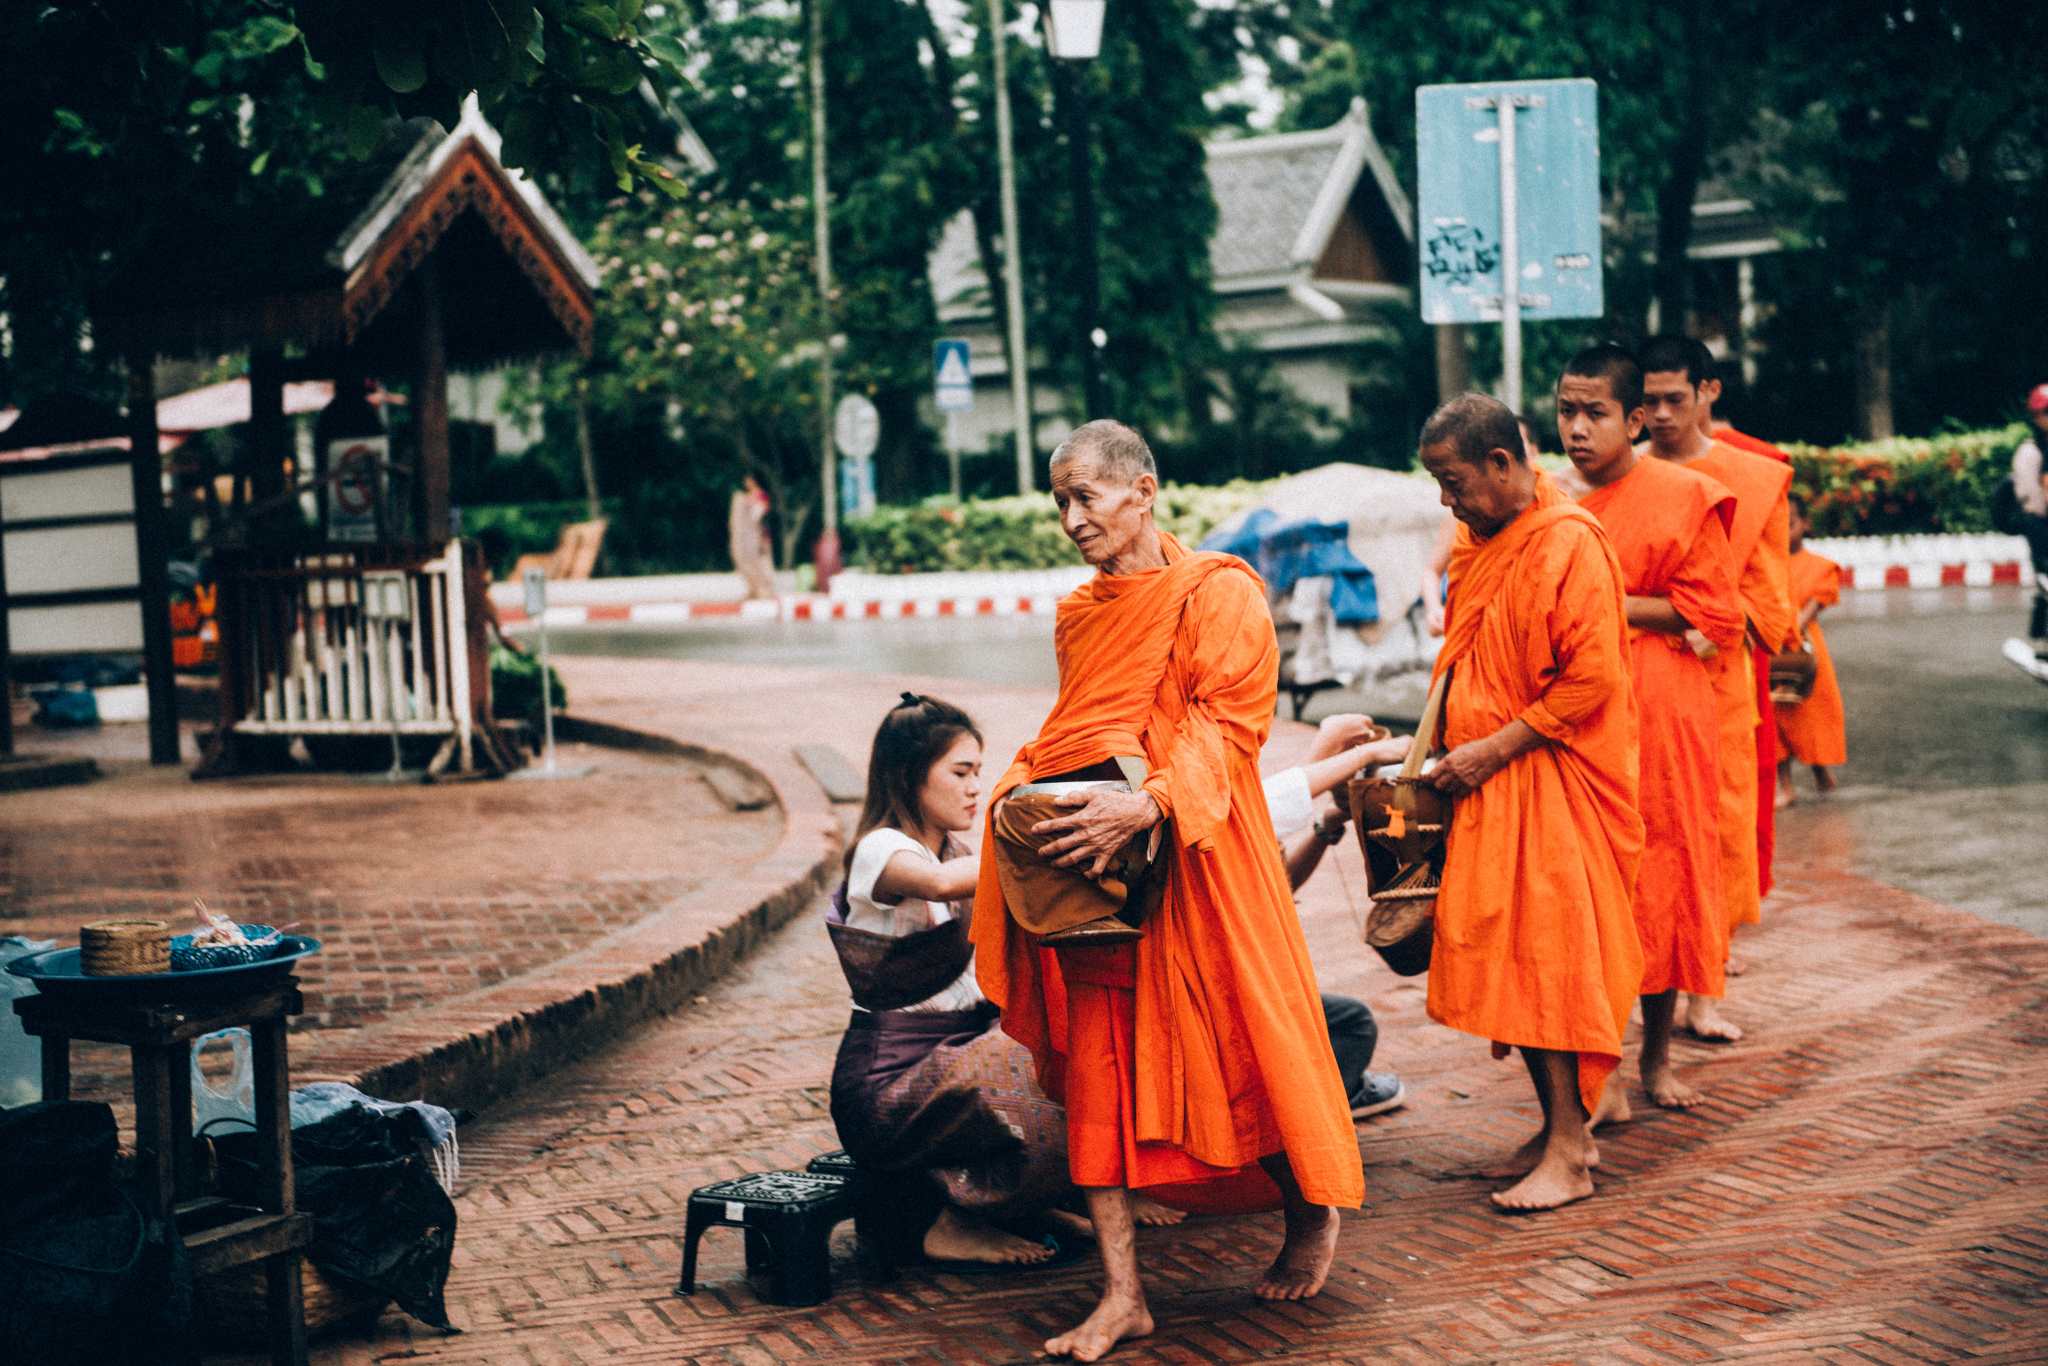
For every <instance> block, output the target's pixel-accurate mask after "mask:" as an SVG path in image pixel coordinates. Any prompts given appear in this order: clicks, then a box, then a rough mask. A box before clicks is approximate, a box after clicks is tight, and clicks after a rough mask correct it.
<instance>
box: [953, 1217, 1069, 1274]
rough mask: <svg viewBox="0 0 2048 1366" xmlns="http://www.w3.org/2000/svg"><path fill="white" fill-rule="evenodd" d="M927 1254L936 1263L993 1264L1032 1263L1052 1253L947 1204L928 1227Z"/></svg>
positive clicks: (1013, 1264) (1025, 1264) (1047, 1248)
mask: <svg viewBox="0 0 2048 1366" xmlns="http://www.w3.org/2000/svg"><path fill="white" fill-rule="evenodd" d="M924 1255H925V1256H927V1257H929V1258H931V1259H932V1260H933V1261H936V1262H987V1263H988V1264H989V1265H991V1266H1032V1265H1035V1264H1036V1263H1039V1262H1042V1261H1044V1260H1045V1259H1046V1258H1048V1257H1050V1256H1052V1249H1051V1248H1049V1247H1047V1246H1046V1245H1045V1244H1043V1243H1034V1242H1031V1241H1029V1240H1028V1239H1024V1238H1019V1237H1018V1236H1017V1235H1016V1234H1014V1233H1005V1232H1003V1231H1002V1230H1001V1229H999V1228H990V1227H989V1226H988V1225H987V1224H983V1223H979V1222H976V1221H975V1220H972V1219H969V1218H968V1217H967V1216H966V1215H964V1214H962V1213H960V1211H958V1210H956V1209H954V1208H953V1207H952V1206H951V1205H948V1206H947V1207H946V1208H945V1209H943V1210H941V1211H940V1212H939V1217H938V1218H937V1219H936V1220H934V1221H933V1223H932V1226H931V1227H930V1228H929V1229H926V1230H925V1235H924Z"/></svg>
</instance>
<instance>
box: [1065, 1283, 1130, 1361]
mask: <svg viewBox="0 0 2048 1366" xmlns="http://www.w3.org/2000/svg"><path fill="white" fill-rule="evenodd" d="M1151 1331H1152V1311H1151V1310H1150V1309H1148V1308H1146V1307H1145V1297H1144V1296H1143V1295H1142V1294H1138V1295H1131V1294H1125V1293H1122V1292H1112V1293H1110V1294H1107V1295H1104V1296H1103V1297H1102V1303H1101V1304H1098V1305H1096V1306H1095V1312H1094V1313H1092V1314H1090V1315H1089V1316H1088V1317H1087V1318H1085V1319H1083V1320H1082V1321H1081V1326H1080V1327H1079V1328H1076V1329H1073V1330H1072V1331H1070V1332H1066V1333H1062V1334H1060V1335H1059V1336H1058V1337H1056V1338H1047V1339H1046V1340H1045V1354H1046V1355H1047V1356H1051V1357H1072V1358H1073V1359H1074V1360H1075V1361H1100V1360H1102V1359H1103V1358H1104V1357H1106V1356H1108V1355H1109V1354H1110V1352H1112V1351H1113V1350H1115V1348H1116V1345H1117V1344H1118V1343H1119V1342H1122V1341H1123V1340H1124V1339H1125V1338H1141V1337H1144V1336H1145V1335H1146V1334H1148V1333H1150V1332H1151Z"/></svg>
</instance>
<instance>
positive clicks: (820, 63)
mask: <svg viewBox="0 0 2048 1366" xmlns="http://www.w3.org/2000/svg"><path fill="white" fill-rule="evenodd" d="M810 10H811V204H812V208H813V216H814V218H815V220H816V223H817V230H818V332H819V337H818V341H819V346H818V486H819V487H818V494H819V498H820V506H821V507H822V508H823V509H824V523H825V529H824V532H823V533H822V534H821V535H820V536H819V537H818V548H817V552H816V556H815V561H816V567H817V575H818V591H819V592H820V593H822V592H824V591H825V589H826V586H827V585H828V584H830V582H831V581H832V576H833V575H835V574H837V573H838V572H839V488H838V480H837V479H835V478H834V477H833V476H834V475H835V473H836V471H835V470H834V469H833V459H832V210H831V207H830V205H829V204H828V202H827V201H828V197H829V195H830V194H831V188H830V185H829V183H828V182H827V180H826V176H825V0H810Z"/></svg>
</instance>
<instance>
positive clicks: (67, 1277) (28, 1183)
mask: <svg viewBox="0 0 2048 1366" xmlns="http://www.w3.org/2000/svg"><path fill="white" fill-rule="evenodd" d="M116 1149H117V1137H116V1132H115V1128H114V1112H113V1111H112V1110H111V1109H110V1108H108V1107H107V1106H105V1105H100V1104H92V1103H88V1102H85V1101H49V1102H45V1103H42V1104H38V1105H24V1106H20V1107H19V1108H16V1109H13V1110H5V1111H0V1152H4V1153H6V1154H7V1160H8V1178H9V1184H10V1187H11V1189H10V1192H9V1194H8V1195H7V1197H6V1198H5V1200H4V1201H0V1363H13V1362H21V1363H24V1366H26V1364H27V1363H31V1362H32V1363H35V1366H71V1363H77V1366H105V1363H111V1362H119V1363H122V1366H130V1364H131V1363H132V1364H133V1366H184V1363H188V1362H192V1361H196V1360H197V1356H196V1354H195V1349H194V1346H193V1342H192V1269H191V1263H190V1262H189V1261H187V1259H186V1257H185V1244H184V1241H183V1240H182V1239H181V1238H178V1237H177V1236H176V1235H175V1234H173V1233H171V1232H170V1230H169V1229H167V1228H166V1227H165V1225H164V1224H162V1223H161V1222H160V1221H158V1220H155V1219H151V1218H149V1217H148V1216H147V1215H146V1214H145V1213H144V1211H143V1209H142V1206H141V1204H140V1203H138V1202H137V1201H136V1199H135V1198H134V1197H133V1196H132V1195H130V1194H129V1193H128V1192H127V1191H125V1190H122V1189H121V1188H120V1187H119V1186H117V1185H115V1184H114V1154H115V1152H116Z"/></svg>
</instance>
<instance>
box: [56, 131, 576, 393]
mask: <svg viewBox="0 0 2048 1366" xmlns="http://www.w3.org/2000/svg"><path fill="white" fill-rule="evenodd" d="M498 147H499V137H498V133H497V130H496V129H494V128H492V127H491V125H490V124H489V123H488V122H487V121H486V120H485V119H484V118H483V116H482V115H481V114H480V113H479V112H478V111H477V109H476V106H475V103H474V101H472V102H471V103H470V104H468V105H467V106H466V107H465V109H464V113H463V117H462V119H461V121H460V122H458V123H457V124H456V126H455V128H454V130H453V131H452V132H450V131H446V130H444V129H442V127H441V126H440V125H439V124H438V123H435V122H434V121H432V120H430V119H414V120H412V121H410V122H407V123H403V124H394V125H393V126H392V128H391V130H390V133H389V135H388V136H387V137H386V138H385V141H384V144H383V145H382V146H381V147H380V148H379V149H378V151H377V152H376V153H374V154H372V156H371V157H370V158H369V159H368V160H367V161H364V162H362V163H356V164H352V165H350V166H349V167H348V168H346V169H345V170H344V171H342V172H341V173H340V174H338V175H336V176H334V177H332V178H331V179H330V180H329V181H328V183H327V185H326V192H325V193H324V194H322V195H320V196H318V197H314V198H308V199H304V200H302V201H300V202H298V203H296V204H293V205H289V206H277V207H274V208H267V209H262V210H256V211H248V210H238V209H236V207H235V206H233V205H231V204H221V205H219V206H218V208H217V210H216V211H215V212H213V213H211V214H207V215H203V216H199V217H195V218H188V219H186V220H185V221H182V222H179V223H177V224H174V225H171V226H169V227H167V228H165V229H163V230H162V231H161V232H160V234H159V235H158V236H157V237H156V238H155V239H154V240H151V241H147V242H145V243H143V244H141V245H140V246H138V247H137V248H136V249H135V250H134V251H132V252H129V253H127V254H126V260H125V262H124V264H123V267H122V269H121V271H120V274H119V276H118V277H117V278H116V279H115V280H114V282H113V283H112V284H111V285H110V286H109V287H108V288H107V289H105V290H103V291H101V293H100V294H99V296H98V298H97V299H96V301H95V306H94V309H93V317H94V322H95V327H96V330H97V332H98V334H99V335H100V336H101V338H102V339H103V340H105V341H107V342H109V343H111V344H112V345H114V346H115V347H117V348H118V349H121V350H123V351H137V350H141V351H147V352H149V353H151V354H154V355H174V356H175V355H209V354H211V355H217V354H219V353H221V352H224V351H233V350H239V349H242V348H245V347H282V346H285V345H288V344H289V345H295V346H300V347H305V348H308V349H311V348H319V347H332V346H348V347H350V348H352V349H354V350H355V351H356V352H357V353H358V354H359V355H361V356H363V358H364V359H365V360H371V361H374V360H376V359H379V358H388V359H390V360H393V361H404V360H406V359H407V358H409V355H410V347H411V341H412V334H413V331H414V328H415V325H416V316H415V315H416V306H415V305H414V304H413V302H412V291H406V290H404V289H403V286H404V285H405V284H406V282H407V281H408V280H409V279H410V278H411V277H412V276H413V274H414V272H415V271H417V270H418V269H419V268H420V266H421V265H422V264H423V263H424V262H425V261H426V260H427V259H428V258H429V256H432V258H433V259H434V261H435V263H436V267H437V269H438V270H439V271H440V273H441V287H442V290H443V293H444V306H443V314H444V318H445V320H446V321H445V328H446V346H447V352H448V363H449V364H450V365H451V366H454V367H456V368H462V369H468V368H478V367H483V366H488V365H492V364H496V363H498V362H501V361H505V360H509V359H514V358H518V357H523V356H531V355H540V354H545V353H548V352H555V351H563V350H568V349H571V348H574V349H579V350H580V349H586V348H587V347H588V346H589V342H590V328H591V299H592V294H593V292H594V290H595V288H596V285H597V266H596V264H595V263H594V262H593V261H592V260H591V259H590V256H589V254H588V253H587V252H585V251H584V250H583V248H582V246H581V245H580V244H579V243H578V242H577V241H576V239H575V237H574V235H573V234H571V233H570V231H569V229H568V227H567V226H566V225H565V224H564V223H563V222H562V220H561V219H560V217H559V216H557V215H556V213H555V211H554V210H553V208H552V207H550V206H549V204H548V202H547V200H546V199H545V198H544V197H543V196H542V194H541V192H540V190H539V188H538V187H537V186H535V185H534V183H533V182H532V181H531V180H529V179H527V178H526V177H525V176H523V175H521V174H519V173H518V172H516V171H510V170H507V169H506V168H505V167H504V166H503V165H502V164H501V163H500V162H499V161H498Z"/></svg>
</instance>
